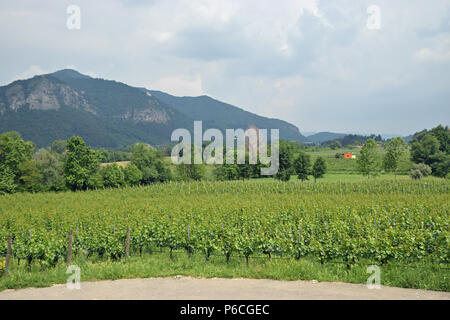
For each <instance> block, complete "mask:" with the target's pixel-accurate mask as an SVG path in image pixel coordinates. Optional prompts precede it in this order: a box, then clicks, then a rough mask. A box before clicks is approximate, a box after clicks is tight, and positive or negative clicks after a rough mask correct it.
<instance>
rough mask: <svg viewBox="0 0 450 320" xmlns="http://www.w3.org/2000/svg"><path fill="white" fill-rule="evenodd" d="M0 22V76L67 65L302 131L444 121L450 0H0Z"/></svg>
mask: <svg viewBox="0 0 450 320" xmlns="http://www.w3.org/2000/svg"><path fill="white" fill-rule="evenodd" d="M70 5H77V6H78V7H79V9H80V13H81V14H80V17H81V19H80V28H79V29H70V28H68V22H69V26H71V27H73V26H76V21H75V20H73V18H74V16H73V15H72V13H73V11H71V12H70V13H67V9H68V7H69V6H70ZM374 5H375V6H374ZM68 20H69V21H68ZM0 30H1V31H0V43H1V49H0V70H1V72H0V85H4V84H7V83H9V82H11V81H13V80H16V79H23V78H28V77H31V76H33V75H35V74H41V73H48V72H53V71H56V70H59V69H62V68H67V67H70V68H74V69H77V70H78V71H80V72H82V73H85V74H89V75H91V76H95V77H101V78H105V79H112V80H117V81H122V82H125V83H127V84H130V85H134V86H140V87H146V88H148V89H154V90H162V91H165V92H168V93H171V94H174V95H190V96H198V95H204V94H206V95H209V96H212V97H214V98H216V99H219V100H222V101H224V102H228V103H231V104H234V105H236V106H239V107H241V108H244V109H246V110H248V111H251V112H254V113H258V114H260V115H264V116H268V117H275V118H280V119H283V120H286V121H289V122H291V123H293V124H295V125H297V126H298V127H299V128H300V131H302V132H305V131H334V132H352V131H353V132H362V133H395V134H409V133H412V132H415V131H417V130H421V129H423V128H431V127H433V126H435V125H437V124H439V123H442V124H444V125H445V124H447V125H448V124H449V122H450V121H449V120H450V0H446V1H445V0H433V1H424V0H420V1H411V0H409V1H406V0H395V1H393V0H387V1H384V0H383V1H382V0H370V1H365V0H357V1H355V0H351V1H350V0H349V1H347V0H342V1H341V0H338V1H335V0H333V1H318V0H278V1H275V0H270V1H269V0H257V1H256V0H255V1H253V0H238V1H236V0H170V1H168V0H148V1H144V0H134V1H133V0H108V1H106V0H97V1H84V0H70V1H62V0H58V1H57V0H54V1H48V0H39V1H34V0H28V1H23V0H15V1H6V0H0Z"/></svg>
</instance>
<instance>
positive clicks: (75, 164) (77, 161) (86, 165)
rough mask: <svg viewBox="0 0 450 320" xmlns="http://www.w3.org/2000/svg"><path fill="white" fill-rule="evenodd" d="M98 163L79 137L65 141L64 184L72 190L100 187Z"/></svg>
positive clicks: (95, 155) (92, 152)
mask: <svg viewBox="0 0 450 320" xmlns="http://www.w3.org/2000/svg"><path fill="white" fill-rule="evenodd" d="M98 166H99V161H98V158H97V154H96V152H95V151H94V150H92V149H91V148H90V147H87V146H86V144H85V143H84V141H83V139H82V138H81V137H71V138H70V139H69V140H67V157H66V162H65V164H64V177H65V179H66V184H67V186H68V187H69V188H71V189H72V190H86V189H88V188H97V187H99V186H100V185H101V176H100V175H98V172H97V170H98Z"/></svg>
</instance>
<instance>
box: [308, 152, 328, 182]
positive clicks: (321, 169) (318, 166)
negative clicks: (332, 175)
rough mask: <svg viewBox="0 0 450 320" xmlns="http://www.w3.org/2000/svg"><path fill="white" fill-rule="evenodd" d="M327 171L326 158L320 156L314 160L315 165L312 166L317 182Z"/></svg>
mask: <svg viewBox="0 0 450 320" xmlns="http://www.w3.org/2000/svg"><path fill="white" fill-rule="evenodd" d="M326 171H327V164H326V163H325V160H324V159H323V158H322V157H318V158H317V159H316V161H314V165H313V168H312V175H313V177H314V182H316V180H317V179H318V178H322V177H323V175H324V174H325V172H326Z"/></svg>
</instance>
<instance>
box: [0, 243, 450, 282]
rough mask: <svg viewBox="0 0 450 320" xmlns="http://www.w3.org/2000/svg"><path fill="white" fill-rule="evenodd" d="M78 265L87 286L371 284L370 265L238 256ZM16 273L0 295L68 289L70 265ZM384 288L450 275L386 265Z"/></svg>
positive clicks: (181, 255) (149, 257) (147, 257)
mask: <svg viewBox="0 0 450 320" xmlns="http://www.w3.org/2000/svg"><path fill="white" fill-rule="evenodd" d="M73 264H75V265H77V266H79V267H80V269H81V281H82V282H83V281H95V280H117V279H131V278H152V277H170V276H175V275H183V276H191V277H202V278H212V277H218V278H253V279H275V280H313V279H315V280H318V281H333V282H348V283H362V284H365V283H366V281H367V279H368V277H369V276H370V274H368V273H367V272H366V270H367V266H366V265H358V266H354V267H352V268H351V269H347V268H346V266H345V265H343V264H334V263H328V264H324V265H321V264H320V263H318V262H316V261H313V260H309V259H301V260H295V259H291V258H286V259H282V260H281V259H271V260H269V259H267V258H258V259H257V258H250V263H249V265H248V266H247V265H246V263H245V259H244V258H240V257H233V256H232V257H231V259H230V262H229V263H228V264H227V263H225V258H224V257H222V256H211V257H210V260H209V261H205V259H204V257H203V255H199V254H196V255H192V256H191V258H188V256H187V254H186V253H185V252H183V251H180V252H177V253H176V254H175V255H174V258H173V260H171V259H170V258H169V254H168V252H166V251H163V252H162V253H159V252H157V253H156V252H155V253H153V254H149V253H144V254H143V256H142V257H140V256H132V257H130V259H129V260H128V261H120V262H113V261H109V260H97V261H94V260H92V259H90V260H89V261H88V260H87V259H86V258H84V257H76V258H75V260H74V261H73ZM11 269H12V270H14V271H13V272H11V273H10V275H9V276H8V277H7V278H5V279H1V280H0V291H2V290H5V289H18V288H26V287H47V286H51V285H53V284H64V283H66V281H67V278H68V277H69V275H68V274H66V265H65V264H64V263H59V264H58V265H57V266H56V267H55V268H52V269H41V267H40V266H39V265H38V264H35V265H33V266H32V270H31V272H29V271H28V269H27V267H26V266H25V264H24V263H22V264H21V265H17V263H16V262H13V264H12V266H11ZM381 285H384V286H396V287H408V288H421V289H428V290H439V291H450V287H449V271H448V270H446V271H445V270H444V271H440V270H439V269H436V268H435V267H432V266H423V268H404V267H397V266H389V265H386V266H384V267H381Z"/></svg>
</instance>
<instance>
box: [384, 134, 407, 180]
mask: <svg viewBox="0 0 450 320" xmlns="http://www.w3.org/2000/svg"><path fill="white" fill-rule="evenodd" d="M404 143H405V140H403V139H402V138H400V137H397V138H393V139H391V140H389V142H388V143H387V145H386V146H385V148H386V154H385V155H384V158H383V168H384V170H386V171H388V172H394V174H395V176H397V169H398V166H399V162H400V159H401V157H402V156H403V154H404V153H405V152H406V147H405V145H404Z"/></svg>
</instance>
